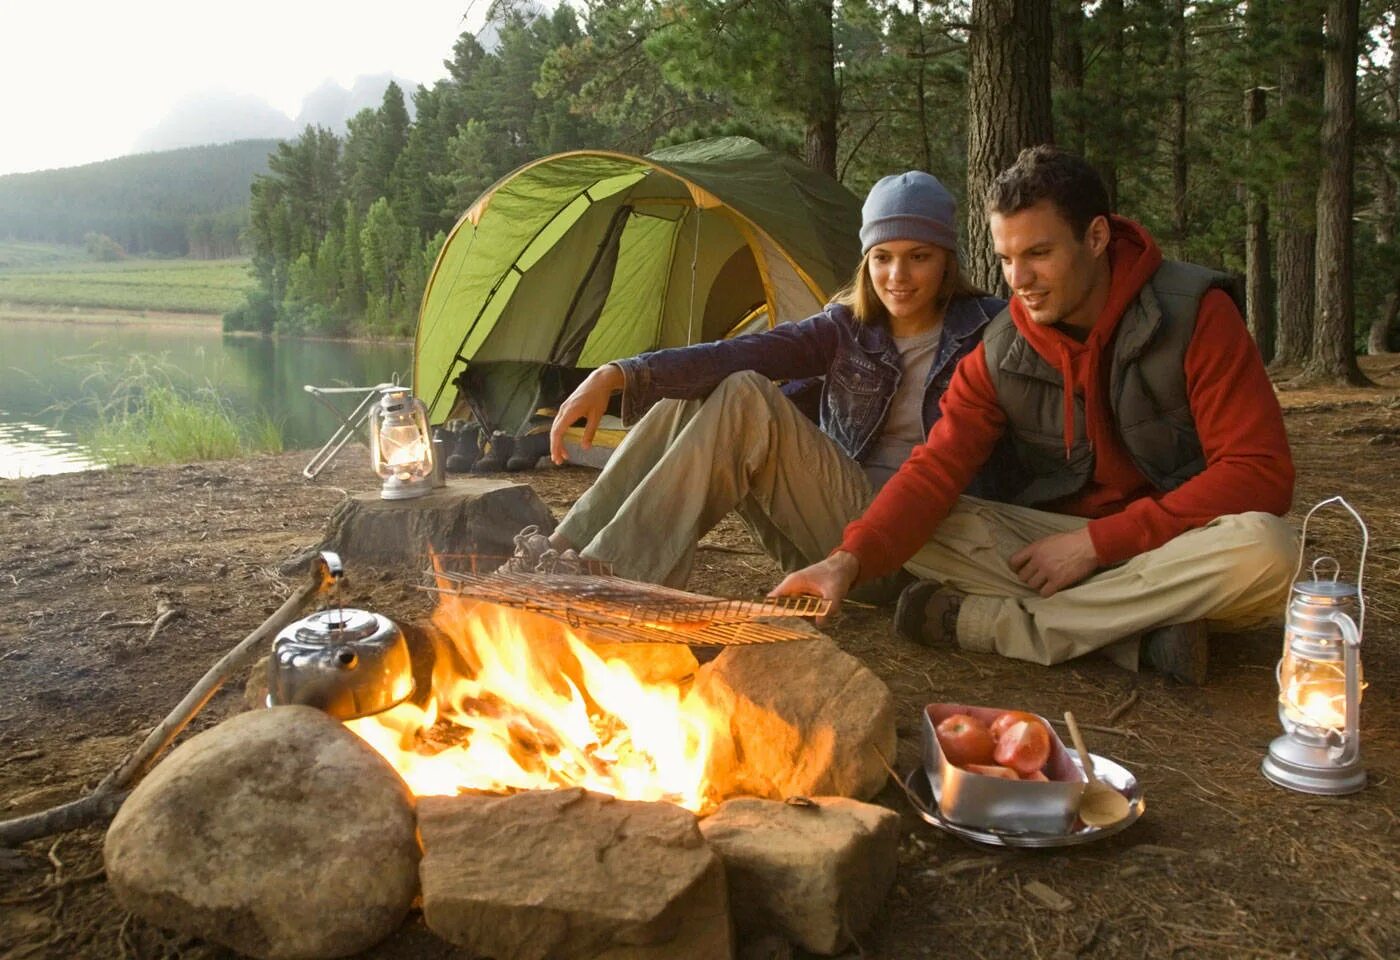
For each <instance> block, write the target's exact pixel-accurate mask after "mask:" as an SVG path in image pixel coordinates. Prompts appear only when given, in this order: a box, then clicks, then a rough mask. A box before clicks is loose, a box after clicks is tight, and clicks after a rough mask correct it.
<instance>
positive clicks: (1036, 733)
mask: <svg viewBox="0 0 1400 960" xmlns="http://www.w3.org/2000/svg"><path fill="white" fill-rule="evenodd" d="M992 756H993V757H994V758H995V759H996V762H997V763H999V764H1001V765H1002V766H1004V767H1010V768H1011V769H1013V770H1015V771H1016V772H1017V773H1019V774H1022V775H1023V776H1024V775H1027V774H1032V773H1036V772H1037V771H1039V770H1040V768H1041V767H1043V766H1045V761H1047V760H1049V759H1050V734H1049V732H1048V731H1047V730H1046V729H1045V725H1044V724H1042V723H1041V722H1040V721H1039V720H1033V721H1032V720H1018V721H1016V722H1015V723H1013V724H1011V726H1009V727H1007V728H1006V730H1005V731H1004V732H1003V733H1002V735H1001V736H1000V737H999V738H998V739H997V742H996V750H995V751H994V752H993V754H992Z"/></svg>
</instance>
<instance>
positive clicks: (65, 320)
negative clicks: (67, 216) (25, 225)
mask: <svg viewBox="0 0 1400 960" xmlns="http://www.w3.org/2000/svg"><path fill="white" fill-rule="evenodd" d="M70 310H71V311H72V312H68V313H60V312H59V311H70ZM3 323H35V324H40V323H42V324H61V325H65V326H87V327H145V328H147V329H150V330H202V331H206V332H209V333H217V334H220V335H221V336H226V337H261V336H264V334H261V333H255V332H253V331H251V330H232V331H225V330H224V329H223V315H222V314H218V313H188V312H183V311H167V310H139V311H138V310H124V309H120V308H116V307H67V306H60V305H53V306H50V307H47V308H46V307H45V306H41V305H37V304H36V305H34V308H33V309H31V310H23V309H15V307H14V306H12V305H9V304H6V305H0V324H3ZM270 339H272V340H305V341H320V342H325V343H393V344H404V345H408V346H411V345H412V344H413V342H414V338H413V337H364V336H361V337H313V336H295V337H292V336H286V335H285V334H271V335H270Z"/></svg>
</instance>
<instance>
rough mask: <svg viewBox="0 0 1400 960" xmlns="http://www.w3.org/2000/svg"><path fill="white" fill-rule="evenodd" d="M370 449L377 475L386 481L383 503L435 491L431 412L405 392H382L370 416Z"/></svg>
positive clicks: (392, 389) (404, 390)
mask: <svg viewBox="0 0 1400 960" xmlns="http://www.w3.org/2000/svg"><path fill="white" fill-rule="evenodd" d="M369 446H370V453H371V455H372V456H373V458H374V472H375V473H377V474H379V475H380V476H381V477H383V478H384V486H383V488H382V489H381V490H380V491H379V496H380V497H381V498H382V499H384V500H407V499H410V498H412V497H421V496H423V495H424V494H426V493H428V492H429V491H431V490H432V488H433V467H434V460H433V439H432V431H430V430H429V429H428V410H427V408H426V407H425V406H423V401H421V400H419V399H418V398H417V397H415V396H414V395H413V394H412V393H410V392H409V391H408V390H407V389H406V388H402V387H394V388H388V389H385V390H384V391H383V396H381V397H380V398H379V403H377V404H376V405H375V407H374V409H373V411H371V413H370V418H369Z"/></svg>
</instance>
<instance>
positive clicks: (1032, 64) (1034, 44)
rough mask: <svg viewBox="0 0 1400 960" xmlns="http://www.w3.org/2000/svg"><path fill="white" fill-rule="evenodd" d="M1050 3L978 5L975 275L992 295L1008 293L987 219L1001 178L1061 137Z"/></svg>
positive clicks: (996, 0) (971, 43)
mask: <svg viewBox="0 0 1400 960" xmlns="http://www.w3.org/2000/svg"><path fill="white" fill-rule="evenodd" d="M1052 44H1053V38H1052V36H1051V29H1050V4H1048V3H1044V2H1036V0H973V3H972V17H971V31H970V35H969V38H968V77H967V87H968V92H967V120H968V123H967V128H968V129H967V225H968V231H967V232H968V249H967V261H968V263H967V267H968V274H969V276H970V278H971V280H972V282H973V283H975V284H978V285H979V286H981V287H983V288H984V289H987V290H994V291H995V290H1002V289H1004V287H1003V284H1002V278H1001V268H1000V266H999V264H998V261H997V257H996V252H995V251H994V250H993V248H992V235H991V230H990V228H989V227H988V225H987V218H986V217H985V216H984V215H983V212H982V211H983V206H984V204H985V202H986V197H987V191H988V189H989V188H990V186H991V184H992V181H993V180H994V179H995V178H996V175H997V174H998V173H1000V172H1001V171H1002V170H1003V169H1005V168H1006V167H1008V166H1010V165H1011V163H1012V162H1013V161H1014V160H1015V159H1016V155H1017V154H1018V153H1019V152H1020V151H1021V150H1022V149H1023V148H1025V147H1029V146H1034V145H1036V144H1040V143H1049V142H1050V141H1051V140H1052V139H1053V137H1054V128H1053V124H1052V120H1051V112H1050V50H1051V47H1052Z"/></svg>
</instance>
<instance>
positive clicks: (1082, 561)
mask: <svg viewBox="0 0 1400 960" xmlns="http://www.w3.org/2000/svg"><path fill="white" fill-rule="evenodd" d="M1098 568H1099V556H1098V554H1097V553H1095V552H1094V541H1093V540H1091V539H1090V538H1089V528H1088V527H1083V528H1081V529H1079V530H1075V531H1073V532H1072V533H1056V534H1051V535H1050V536H1048V537H1042V538H1041V539H1039V540H1037V541H1036V542H1035V543H1032V544H1030V545H1029V546H1026V547H1024V548H1022V549H1021V550H1018V551H1017V552H1016V553H1014V554H1012V556H1011V569H1012V570H1014V571H1016V576H1018V577H1020V578H1021V580H1022V582H1023V583H1025V585H1026V586H1028V587H1030V588H1031V589H1032V590H1037V591H1039V592H1040V595H1041V596H1042V597H1053V596H1054V595H1055V593H1056V592H1057V591H1060V590H1063V589H1064V588H1065V587H1072V586H1074V585H1075V584H1076V583H1078V582H1079V581H1080V580H1083V579H1084V578H1085V577H1087V576H1089V574H1091V573H1093V572H1094V571H1095V570H1097V569H1098Z"/></svg>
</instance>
